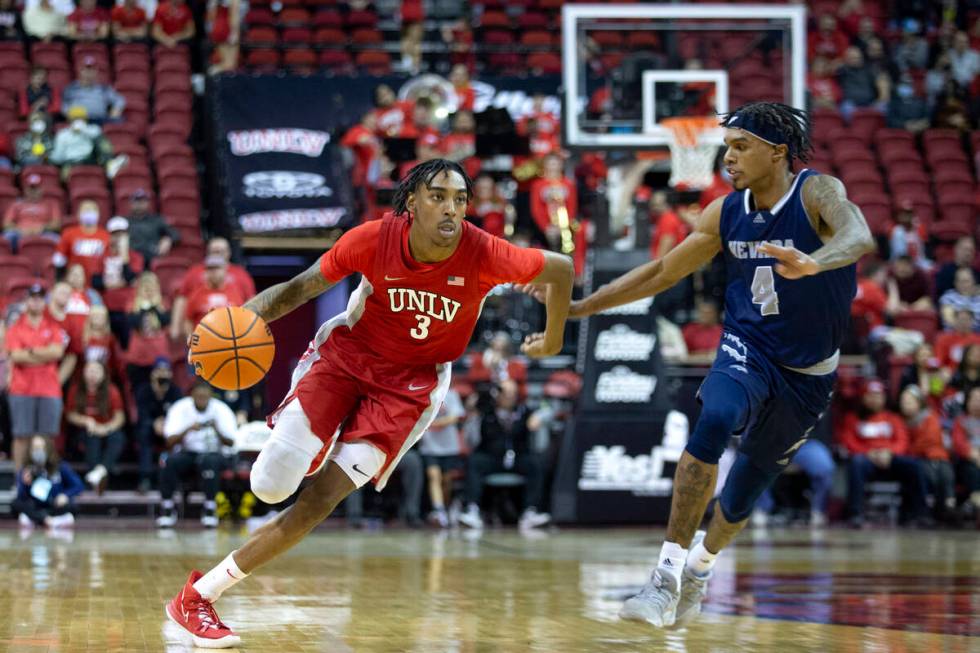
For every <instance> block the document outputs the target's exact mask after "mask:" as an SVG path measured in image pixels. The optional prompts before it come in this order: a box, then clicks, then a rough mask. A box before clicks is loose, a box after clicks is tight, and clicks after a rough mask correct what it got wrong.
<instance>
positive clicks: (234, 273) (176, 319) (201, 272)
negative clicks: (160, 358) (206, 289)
mask: <svg viewBox="0 0 980 653" xmlns="http://www.w3.org/2000/svg"><path fill="white" fill-rule="evenodd" d="M213 256H217V257H220V258H222V259H224V260H225V262H227V263H228V268H227V276H228V280H229V283H231V284H232V285H234V286H235V288H236V290H237V292H238V294H239V295H240V296H242V297H244V298H245V299H244V300H245V301H247V300H249V299H251V298H252V297H253V296H254V295H255V282H254V281H253V280H252V276H251V275H250V274H249V273H248V271H247V270H246V269H245V268H243V267H242V266H240V265H235V264H234V263H231V262H230V261H231V244H230V243H229V242H228V241H227V240H225V239H224V238H212V239H211V240H209V241H208V245H207V253H206V258H209V257H213ZM205 285H207V283H206V281H205V267H204V263H196V264H194V265H192V266H191V267H190V269H188V270H187V273H186V274H185V275H184V279H183V281H181V282H180V288H179V289H178V290H177V297H176V299H174V305H173V316H172V318H171V321H170V337H171V338H173V339H177V338H179V337H180V330H181V329H182V328H183V322H184V317H185V315H186V313H187V300H188V298H190V296H191V295H193V294H194V292H195V291H196V290H197V289H198V288H201V287H203V286H205Z"/></svg>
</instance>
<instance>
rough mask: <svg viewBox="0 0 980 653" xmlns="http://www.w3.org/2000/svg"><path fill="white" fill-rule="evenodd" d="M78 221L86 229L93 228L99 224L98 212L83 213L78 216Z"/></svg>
mask: <svg viewBox="0 0 980 653" xmlns="http://www.w3.org/2000/svg"><path fill="white" fill-rule="evenodd" d="M78 221H79V222H81V223H82V224H83V225H85V226H86V227H91V226H94V225H97V224H98V223H99V212H98V211H82V212H81V213H79V214H78Z"/></svg>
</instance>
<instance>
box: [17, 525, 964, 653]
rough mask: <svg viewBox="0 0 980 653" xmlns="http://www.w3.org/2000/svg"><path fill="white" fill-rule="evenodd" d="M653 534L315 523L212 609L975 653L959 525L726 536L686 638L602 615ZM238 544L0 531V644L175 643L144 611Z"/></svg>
mask: <svg viewBox="0 0 980 653" xmlns="http://www.w3.org/2000/svg"><path fill="white" fill-rule="evenodd" d="M660 537H662V532H659V531H643V530H628V531H627V530H590V531H584V530H568V531H556V532H552V533H537V534H535V536H534V537H533V538H527V537H524V536H521V535H520V534H518V533H517V532H514V531H487V532H485V533H483V534H482V535H476V534H473V533H433V532H428V531H380V532H372V533H362V532H358V531H345V530H339V529H334V528H326V529H322V530H320V531H318V532H316V533H315V534H314V535H313V536H311V537H310V538H308V539H307V540H305V541H303V542H302V543H301V544H300V545H299V546H298V547H297V548H296V549H295V550H294V551H292V552H291V553H290V554H289V555H287V556H286V557H284V558H283V559H282V560H279V561H276V562H273V563H272V564H270V565H269V567H268V568H265V569H263V570H260V572H259V573H257V574H255V575H254V576H253V577H252V578H250V579H249V580H247V581H246V582H244V583H242V584H240V585H238V586H237V587H235V588H234V589H233V590H231V591H230V592H229V593H228V594H226V595H225V596H224V597H223V598H222V599H221V601H220V602H219V603H218V609H219V613H220V614H221V616H222V618H223V619H224V620H225V621H227V622H228V623H229V624H230V625H232V627H234V628H236V629H237V630H238V631H239V633H240V634H241V635H242V640H243V650H248V651H276V652H277V653H286V652H292V651H335V652H346V651H356V652H362V651H365V652H369V653H374V652H379V653H380V652H382V651H384V652H388V651H392V652H393V651H408V652H413V653H414V652H418V653H423V652H425V653H430V652H459V653H464V652H470V651H472V652H474V653H476V652H482V651H494V652H497V651H499V652H503V653H508V652H514V653H517V652H524V651H541V652H548V653H557V652H562V653H564V652H566V651H567V652H572V651H583V652H586V651H587V652H590V653H591V652H603V651H609V652H613V651H615V652H617V653H619V652H624V651H653V650H666V651H672V652H690V653H715V652H717V653H721V652H728V651H777V650H778V651H783V650H793V651H795V652H811V651H813V652H816V651H821V652H823V651H845V652H846V651H853V652H854V653H858V652H861V653H865V652H868V651H881V652H882V653H884V652H886V651H887V652H889V653H903V652H908V653H912V652H913V651H914V652H931V651H935V652H936V653H939V652H940V651H943V652H945V651H951V652H954V653H955V652H963V653H966V652H968V651H980V547H977V546H976V544H977V538H976V535H975V534H974V533H941V532H909V531H873V532H858V533H856V532H852V531H842V530H827V531H823V532H813V533H811V532H810V531H807V530H796V531H772V532H759V531H756V532H746V534H745V537H744V539H743V540H740V542H739V545H738V546H736V547H735V548H734V549H732V550H731V551H729V552H726V553H725V555H724V556H723V557H722V558H721V562H720V563H719V565H718V567H717V572H716V576H715V578H714V580H713V581H712V585H711V588H710V593H709V598H708V602H707V603H706V605H705V614H704V615H702V617H701V619H700V620H699V621H698V622H697V623H695V624H694V625H692V626H690V627H689V628H687V629H682V630H677V631H658V630H654V629H652V628H646V627H644V626H643V625H641V624H635V623H625V622H621V621H619V619H618V618H617V617H616V613H617V611H618V609H619V606H620V604H621V602H622V600H623V598H625V597H626V596H628V595H630V594H631V593H633V592H635V591H636V590H637V589H638V588H639V586H640V585H642V584H643V582H644V581H645V579H646V576H647V574H648V573H649V571H650V565H651V563H652V562H653V561H654V560H655V558H656V552H657V551H658V549H659V542H660ZM242 538H243V533H241V532H239V531H229V530H219V531H217V532H202V531H177V532H176V533H169V534H163V535H161V534H158V533H157V532H156V531H152V530H143V529H142V527H141V526H132V525H129V526H128V527H126V528H124V529H118V530H115V529H113V527H112V526H111V525H108V522H107V523H106V525H105V528H100V529H98V530H92V529H90V528H86V525H85V524H82V528H81V529H80V530H79V531H78V532H77V533H75V534H74V535H73V536H72V535H61V536H58V537H53V536H51V535H49V534H46V533H44V532H30V533H20V532H19V531H16V530H2V531H0V550H2V554H0V568H2V570H3V577H4V579H5V581H6V582H5V583H4V592H3V594H2V599H0V603H2V605H0V609H2V614H3V615H4V617H2V618H0V650H5V651H48V652H51V653H55V652H73V651H185V650H192V647H191V644H190V642H189V640H188V639H186V638H185V637H184V634H183V632H182V631H181V630H180V629H179V628H176V627H175V626H174V625H173V624H170V623H169V622H168V621H166V619H165V618H164V613H163V605H164V602H165V600H166V599H167V598H169V597H170V596H171V595H172V594H173V593H174V592H175V591H176V590H177V589H178V588H179V587H180V585H181V584H182V583H183V581H184V580H185V579H186V576H187V572H188V571H189V569H191V568H192V567H194V566H197V567H204V568H206V567H208V566H210V565H211V564H213V563H215V562H217V561H218V560H219V559H220V558H221V557H223V555H224V554H225V553H226V552H227V551H229V550H231V549H233V548H235V547H236V546H237V545H238V544H240V543H241V542H242Z"/></svg>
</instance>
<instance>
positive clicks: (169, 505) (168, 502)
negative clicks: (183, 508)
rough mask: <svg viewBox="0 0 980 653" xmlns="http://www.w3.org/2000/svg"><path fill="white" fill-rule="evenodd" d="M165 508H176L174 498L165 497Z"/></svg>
mask: <svg viewBox="0 0 980 653" xmlns="http://www.w3.org/2000/svg"><path fill="white" fill-rule="evenodd" d="M163 509H164V510H173V509H174V500H173V499H164V500H163Z"/></svg>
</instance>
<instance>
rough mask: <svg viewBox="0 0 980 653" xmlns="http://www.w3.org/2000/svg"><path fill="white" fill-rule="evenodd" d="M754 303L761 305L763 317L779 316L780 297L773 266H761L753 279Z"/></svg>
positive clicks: (756, 270)
mask: <svg viewBox="0 0 980 653" xmlns="http://www.w3.org/2000/svg"><path fill="white" fill-rule="evenodd" d="M752 303H753V304H759V305H760V307H761V308H760V310H761V311H762V314H763V315H779V295H778V294H776V280H775V279H774V278H773V276H772V266H771V265H760V266H759V267H757V268H756V269H755V276H753V277H752Z"/></svg>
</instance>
